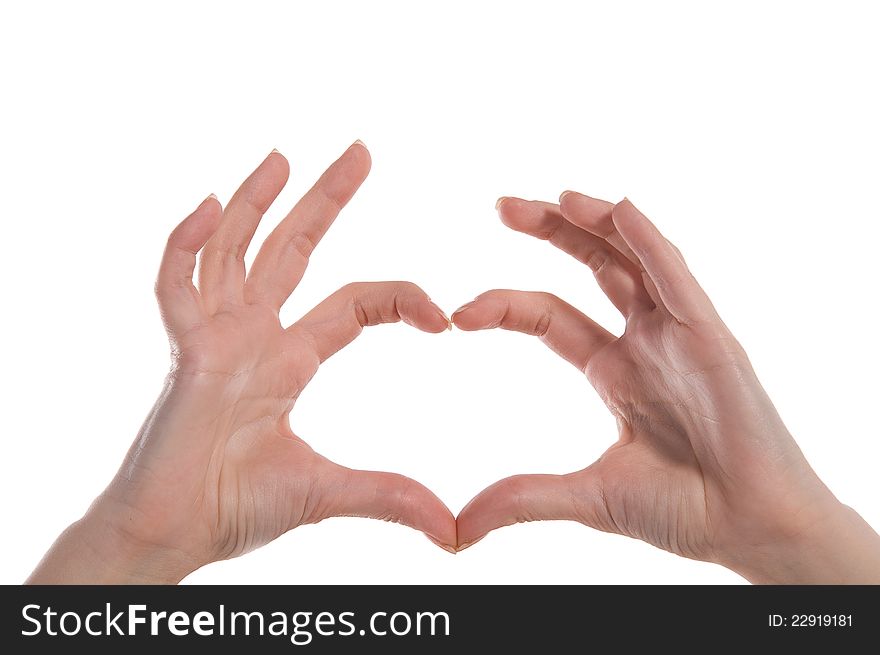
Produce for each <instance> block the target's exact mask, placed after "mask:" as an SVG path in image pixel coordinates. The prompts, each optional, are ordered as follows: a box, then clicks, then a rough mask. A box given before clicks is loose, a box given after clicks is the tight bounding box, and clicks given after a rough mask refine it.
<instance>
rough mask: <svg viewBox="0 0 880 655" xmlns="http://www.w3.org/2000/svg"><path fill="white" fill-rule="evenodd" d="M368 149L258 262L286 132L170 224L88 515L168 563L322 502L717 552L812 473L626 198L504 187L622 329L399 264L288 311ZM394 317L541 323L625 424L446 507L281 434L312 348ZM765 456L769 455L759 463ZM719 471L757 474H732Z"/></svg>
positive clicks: (452, 523) (682, 271) (323, 188)
mask: <svg viewBox="0 0 880 655" xmlns="http://www.w3.org/2000/svg"><path fill="white" fill-rule="evenodd" d="M369 168H370V156H369V153H368V152H367V150H366V148H365V147H364V146H363V144H361V143H360V142H356V143H355V144H353V145H352V146H351V147H350V148H348V149H347V150H346V151H345V153H344V154H343V155H342V156H341V157H340V158H339V159H338V160H337V161H336V162H334V163H333V164H332V165H331V166H330V168H329V169H328V170H327V171H326V172H325V173H324V174H323V175H322V176H321V178H320V179H319V180H318V182H317V183H316V184H315V185H314V187H312V189H311V190H310V191H309V192H308V193H306V195H305V196H303V198H302V199H301V200H300V201H299V202H298V203H297V204H296V205H295V206H294V207H293V209H292V210H291V211H290V213H289V214H288V215H287V216H286V217H285V218H284V219H283V220H282V221H281V222H280V223H279V225H278V226H277V227H276V228H275V229H274V231H273V232H272V233H271V234H270V235H269V237H268V238H267V239H266V241H265V243H264V244H263V245H262V247H261V248H260V250H259V252H258V253H257V255H256V258H255V259H254V262H253V265H252V266H251V268H250V270H249V271H246V269H245V264H244V254H245V252H246V250H247V248H248V245H249V244H250V241H251V239H252V237H253V235H254V232H255V230H256V228H257V225H258V224H259V222H260V219H261V217H262V215H263V214H264V213H265V211H266V210H267V209H268V208H269V206H270V205H271V204H272V202H273V201H274V200H275V198H276V197H277V195H278V194H279V193H280V191H281V189H282V188H283V187H284V185H285V183H286V181H287V177H288V174H289V167H288V164H287V161H286V159H285V158H284V157H282V156H281V155H280V154H279V153H277V151H273V153H271V154H270V155H269V156H268V157H267V158H266V159H265V161H263V162H262V164H260V166H259V167H258V168H257V169H256V170H255V171H254V173H252V174H251V176H250V177H249V178H248V179H247V180H245V182H244V183H243V184H242V186H241V187H240V188H239V189H238V191H237V192H236V193H235V194H234V195H233V197H232V198H231V200H230V201H229V203H228V204H227V206H226V208H225V209H223V208H221V205H220V203H219V202H218V201H217V199H216V198H215V197H214V196H209V197H208V198H207V199H206V200H205V201H204V202H202V204H201V205H200V206H199V207H198V208H197V209H196V210H195V211H194V212H193V213H192V214H191V215H190V216H188V217H187V218H186V219H185V220H184V221H183V222H182V223H181V224H180V225H179V226H178V227H177V228H176V229H175V230H174V232H173V233H172V234H171V236H170V238H169V241H168V246H167V248H166V252H165V256H164V259H163V262H162V266H161V269H160V274H159V278H158V281H157V284H156V291H157V296H158V299H159V304H160V309H161V312H162V317H163V320H164V322H165V325H166V328H167V331H168V334H169V338H170V341H171V344H172V353H173V366H172V370H171V373H170V374H169V376H168V379H167V381H166V385H165V389H164V391H163V393H162V395H161V396H160V398H159V400H158V402H157V403H156V406H155V407H154V408H153V411H152V412H151V414H150V416H149V418H148V420H147V421H146V422H145V424H144V426H143V428H142V430H141V432H140V434H139V435H138V438H137V440H136V442H135V445H134V446H133V447H132V449H131V451H130V452H129V455H128V457H127V459H126V461H125V463H124V465H123V467H122V468H121V470H120V472H119V474H118V475H117V476H116V478H115V479H114V481H113V482H112V483H111V485H110V486H109V487H108V489H107V491H106V492H105V494H104V496H103V497H102V500H103V502H102V503H97V504H96V508H95V509H94V510H93V513H94V514H100V518H101V520H102V521H104V522H114V523H115V526H116V528H115V529H116V531H117V532H119V533H124V534H125V535H127V537H128V538H129V539H130V540H131V542H132V543H140V544H144V543H149V544H157V545H160V546H161V548H162V549H163V552H166V553H169V555H168V557H167V561H169V562H170V561H172V560H173V561H179V560H180V559H181V558H180V556H179V554H180V553H183V554H184V555H185V556H184V557H183V560H184V563H183V564H177V565H175V566H174V567H172V565H171V564H168V565H167V568H168V569H169V576H170V577H175V576H181V577H182V575H185V574H186V573H187V572H188V571H189V570H192V569H193V568H194V567H198V566H200V565H201V564H204V563H205V562H208V561H213V560H216V559H221V558H227V557H233V556H236V555H239V554H241V553H244V552H246V551H248V550H250V549H252V548H255V547H257V546H260V545H262V544H264V543H267V542H268V541H270V540H272V539H274V538H276V537H277V536H279V535H280V534H282V533H284V532H285V531H287V530H290V529H292V528H294V527H296V526H298V525H302V524H305V523H314V522H317V521H320V520H322V519H324V518H327V517H330V516H365V517H372V518H380V519H386V520H393V521H398V522H401V523H404V524H406V525H410V526H412V527H414V528H416V529H418V530H421V531H423V532H424V533H425V534H426V535H428V537H429V538H430V539H431V540H432V541H434V542H435V543H436V544H438V545H439V546H441V547H442V548H444V549H446V550H449V551H452V552H455V551H459V550H461V549H463V548H466V547H468V546H469V545H471V544H473V543H474V542H476V541H478V540H479V539H481V538H482V537H483V536H484V535H485V534H487V533H488V532H489V531H491V530H493V529H495V528H498V527H500V526H504V525H508V524H511V523H516V522H521V521H531V520H539V519H567V520H575V521H580V522H582V523H584V524H586V525H589V526H592V527H594V528H597V529H599V530H605V531H610V532H617V533H621V534H627V535H630V536H633V537H638V538H641V539H645V540H647V541H650V542H651V543H654V544H655V545H658V546H660V547H662V548H666V549H667V550H670V551H673V552H676V553H679V554H682V555H687V556H689V557H694V558H700V559H709V558H712V557H717V553H718V550H717V546H718V544H719V543H724V544H725V545H727V544H729V543H739V542H738V539H740V535H741V534H747V533H748V531H749V528H748V523H747V521H746V519H745V518H744V517H749V516H751V515H752V514H753V511H752V510H753V508H754V507H755V506H761V507H766V503H765V501H764V499H765V498H767V497H769V495H773V494H774V493H775V492H776V491H778V489H777V486H776V485H778V484H785V485H786V487H785V488H786V489H788V490H791V489H795V490H804V489H806V490H807V491H810V490H812V489H813V488H814V487H816V485H815V484H814V479H815V480H817V479H816V478H815V476H814V475H813V476H812V477H811V476H810V474H809V473H808V471H809V467H808V466H807V465H806V462H805V460H803V457H802V456H800V453H799V451H798V450H797V447H796V446H795V445H794V442H793V441H792V440H791V438H790V436H786V435H787V432H786V431H785V428H784V426H782V424H781V421H780V420H779V418H778V416H777V415H776V413H775V411H774V410H773V408H772V405H771V404H770V403H769V400H768V399H766V396H765V395H764V394H763V390H762V389H761V388H760V385H759V384H758V383H757V380H756V378H755V377H754V374H753V372H752V370H751V367H750V366H749V364H748V360H747V358H746V357H745V354H744V353H743V352H742V349H741V348H740V347H739V344H738V343H737V342H736V340H735V339H734V338H733V337H732V335H730V333H729V331H728V330H727V328H726V327H725V326H724V324H723V323H722V322H721V320H720V319H719V318H718V316H717V314H716V313H715V310H714V308H713V307H712V304H711V303H710V301H709V299H708V297H707V296H706V295H705V293H704V292H703V290H702V289H701V288H700V287H699V285H698V284H697V282H696V280H695V279H694V278H693V276H692V275H691V273H690V271H689V270H688V269H687V266H686V265H685V263H684V260H683V258H682V257H681V254H680V253H679V252H678V250H677V249H676V248H675V247H674V246H672V244H670V243H669V242H668V241H667V240H666V239H665V238H664V237H663V236H662V235H661V234H660V233H659V232H658V231H657V229H656V228H655V227H654V226H653V225H652V224H651V223H650V221H648V220H647V218H645V217H644V215H642V214H641V213H640V212H639V211H638V210H637V209H636V208H635V207H634V206H633V205H632V203H630V202H629V201H628V200H624V201H622V202H620V203H617V204H612V203H608V202H604V201H601V200H597V199H594V198H590V197H588V196H584V195H581V194H578V193H573V192H565V193H563V194H562V196H561V197H560V201H559V203H558V204H557V203H545V202H531V201H525V200H520V199H517V198H502V199H501V200H500V201H499V203H498V205H497V209H498V211H499V213H500V216H501V219H502V220H503V221H504V223H505V224H506V225H508V226H509V227H511V228H513V229H514V230H517V231H520V232H524V233H526V234H529V235H531V236H534V237H537V238H539V239H543V240H547V241H549V242H550V243H551V244H553V245H555V246H556V247H558V248H560V249H561V250H563V251H565V252H567V253H569V254H570V255H572V256H574V257H575V258H577V259H578V260H580V261H581V262H583V263H585V264H586V265H587V266H589V267H590V268H591V269H592V271H593V273H594V275H595V278H596V280H597V282H598V284H599V285H600V287H601V288H602V289H603V291H604V292H605V293H606V294H607V296H608V298H609V299H610V300H611V302H612V303H613V304H614V305H615V306H616V307H617V308H618V309H619V310H620V312H621V313H622V314H623V315H624V317H625V318H626V331H625V333H624V334H623V335H622V336H620V337H616V336H614V335H612V334H611V333H609V332H608V331H607V330H605V329H604V328H602V327H601V326H599V325H597V324H596V323H595V322H594V321H592V320H591V319H590V318H589V317H587V316H586V315H584V314H583V313H581V312H580V311H578V310H577V309H575V308H574V307H572V306H571V305H569V304H567V303H565V302H563V301H562V300H560V299H559V298H556V297H555V296H552V295H550V294H546V293H526V292H521V291H508V290H495V291H489V292H487V293H484V294H482V295H480V296H479V297H478V298H477V299H476V300H474V301H473V302H470V303H468V304H466V305H464V306H462V307H460V308H459V309H458V310H457V311H456V312H454V313H453V315H452V318H451V320H450V319H448V318H447V317H446V315H445V314H444V313H443V312H442V311H441V310H440V309H439V308H438V307H437V306H436V305H434V304H433V303H432V302H431V301H430V299H429V298H428V296H427V295H426V294H425V292H424V291H422V290H421V289H420V288H419V287H417V286H415V285H414V284H411V283H407V282H380V283H360V284H352V285H348V286H346V287H343V288H342V289H340V290H339V291H337V292H336V293H334V294H332V295H331V296H330V297H329V298H327V299H326V300H325V301H323V302H322V303H320V304H319V305H318V306H317V307H315V308H314V309H313V310H311V311H310V312H308V313H307V314H306V315H305V316H303V317H302V318H301V319H300V320H299V321H297V322H296V323H294V324H293V325H291V326H288V327H284V326H282V325H281V323H280V321H279V311H280V308H281V306H282V304H283V303H284V302H285V301H286V300H287V298H288V297H289V296H290V294H291V293H292V292H293V290H294V289H295V287H296V286H297V284H298V282H299V280H300V279H301V278H302V276H303V274H304V272H305V269H306V266H307V264H308V261H309V257H310V256H311V254H312V251H313V249H314V248H315V246H316V244H317V243H318V241H319V240H320V239H321V237H322V236H323V234H324V233H325V232H326V230H327V229H328V228H329V227H330V225H331V224H332V222H333V221H334V219H335V218H336V216H337V214H338V213H339V211H340V210H341V209H342V208H343V207H344V206H345V204H346V203H347V202H348V201H349V200H350V199H351V197H352V196H353V194H354V193H355V191H356V190H357V188H358V187H359V186H360V184H361V183H362V182H363V180H364V179H365V178H366V175H367V173H368V171H369ZM197 255H198V258H197ZM197 259H198V261H197ZM197 263H198V280H199V283H198V288H196V286H195V284H194V283H193V278H194V274H195V269H196V265H197ZM396 321H404V322H406V323H408V324H410V325H412V326H414V327H416V328H418V329H421V330H424V331H427V332H441V331H443V330H445V329H447V328H450V329H451V328H452V326H453V325H455V326H457V327H458V328H460V329H462V330H482V329H487V328H496V327H500V328H502V329H508V330H516V331H519V332H524V333H527V334H532V335H535V336H538V337H539V338H540V339H541V340H542V341H543V342H544V343H546V344H547V345H548V346H549V347H550V348H552V349H553V350H554V351H556V352H557V353H558V354H560V355H561V356H562V357H564V358H565V359H567V360H568V361H570V362H571V363H572V364H574V365H575V366H577V367H578V369H579V370H581V371H583V372H584V373H585V374H586V376H587V378H588V379H589V381H590V382H591V383H592V384H593V386H594V387H595V388H596V390H597V391H598V393H599V395H600V396H601V398H602V399H603V400H604V402H605V403H606V404H607V406H608V408H609V409H610V411H611V412H612V413H613V414H614V415H615V416H616V417H617V419H618V423H619V428H620V434H619V439H618V440H617V442H616V443H614V444H613V445H612V446H611V447H610V448H609V449H608V451H607V452H606V453H605V454H604V455H603V456H602V457H601V458H600V459H599V460H598V461H597V462H595V463H594V464H592V465H590V466H588V467H586V468H584V469H582V470H580V471H577V472H574V473H571V474H568V475H561V476H560V475H522V476H515V477H512V478H507V479H505V480H501V481H499V482H497V483H496V484H494V485H492V486H490V487H489V488H487V489H486V490H484V491H483V492H481V493H480V494H478V495H477V496H476V497H475V498H474V499H473V500H472V501H471V502H470V503H469V504H468V505H467V506H466V507H465V508H464V509H463V510H462V511H461V513H460V514H459V516H458V517H457V518H456V517H454V516H453V515H452V514H451V513H450V511H449V510H448V509H447V508H446V506H445V505H444V504H443V503H442V502H441V501H440V500H439V499H438V498H437V497H436V496H435V495H434V494H433V493H431V492H430V491H429V490H428V489H427V488H425V487H424V486H423V485H421V484H419V483H418V482H416V481H414V480H411V479H409V478H405V477H403V476H401V475H397V474H392V473H382V472H375V471H358V470H353V469H350V468H347V467H344V466H341V465H339V464H336V463H334V462H331V461H330V460H328V459H327V458H325V457H323V456H321V455H319V454H318V453H316V452H315V451H314V450H313V449H312V448H311V447H310V446H309V445H308V444H307V443H306V442H305V441H304V440H303V439H301V438H300V437H299V436H298V435H296V434H294V433H293V431H292V430H291V428H290V424H289V420H288V415H289V413H290V411H291V409H292V408H293V406H294V404H295V402H296V399H297V398H298V397H299V394H300V393H301V391H302V389H303V388H304V387H305V385H306V384H307V383H308V382H309V380H310V379H311V378H312V376H313V375H314V374H315V372H316V371H317V369H318V366H319V365H320V364H321V362H323V361H324V360H325V359H326V358H328V357H330V356H331V355H332V354H334V353H336V352H337V351H338V350H340V349H341V348H343V347H344V346H345V345H346V344H348V343H349V342H351V341H352V340H353V339H355V338H356V337H357V335H358V334H360V332H361V330H362V329H363V328H364V327H365V326H371V325H376V324H378V323H388V322H396ZM729 434H737V435H754V438H751V439H750V440H749V439H747V440H745V441H743V440H742V439H740V440H735V441H731V440H730V439H728V438H725V437H726V435H729ZM769 455H772V456H769ZM756 461H760V462H762V463H763V464H762V466H764V472H765V473H766V474H767V475H764V476H762V477H761V479H757V480H756V479H755V476H754V474H753V471H754V466H755V464H754V463H755V462H756ZM731 480H734V481H736V480H749V481H750V484H749V485H747V486H745V487H741V488H740V487H737V488H736V489H735V491H736V493H731V489H732V487H731ZM776 496H779V494H776ZM803 496H804V494H800V495H798V494H789V495H787V496H784V497H783V498H782V500H780V501H779V502H778V503H777V504H776V505H774V507H773V509H772V511H773V514H774V519H775V520H777V521H778V523H779V525H781V526H782V527H781V529H783V530H785V529H789V528H790V521H789V520H787V518H786V517H787V516H790V515H792V514H793V513H794V514H797V513H798V512H799V511H801V510H802V509H803V508H802V507H801V506H800V505H798V504H797V502H796V500H790V501H786V499H800V498H802V497H803ZM774 497H775V496H774ZM798 502H799V500H798ZM114 517H116V518H114ZM118 517H123V518H122V520H120V519H119V518H118ZM135 519H136V520H135ZM170 553H175V554H178V555H176V556H175V557H174V558H172V557H171V555H170ZM163 561H164V560H163Z"/></svg>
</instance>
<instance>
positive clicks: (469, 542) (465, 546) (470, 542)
mask: <svg viewBox="0 0 880 655" xmlns="http://www.w3.org/2000/svg"><path fill="white" fill-rule="evenodd" d="M485 536H486V535H483V537H485ZM483 537H480V538H479V539H474V540H473V541H468V542H466V543H463V544H460V545H459V546H458V548H456V549H455V551H456V552H457V553H460V552H461V551H463V550H464V549H465V548H470V547H471V546H473V545H474V544H475V543H477V542H478V541H480V540H481V539H483Z"/></svg>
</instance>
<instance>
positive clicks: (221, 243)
mask: <svg viewBox="0 0 880 655" xmlns="http://www.w3.org/2000/svg"><path fill="white" fill-rule="evenodd" d="M289 175H290V166H289V165H288V163H287V160H286V159H285V158H284V156H283V155H282V154H281V153H280V152H278V151H277V150H273V151H272V152H271V153H270V154H269V156H268V157H266V159H264V160H263V163H261V164H260V165H259V166H258V167H257V169H256V170H255V171H254V172H253V173H251V175H250V176H249V177H248V178H247V179H246V180H245V181H244V182H243V183H242V185H241V186H240V187H239V188H238V191H236V192H235V195H233V196H232V199H231V200H230V201H229V204H228V205H227V206H226V211H224V212H223V220H222V221H221V223H220V227H219V228H218V230H217V232H216V233H215V234H214V236H212V237H211V239H210V240H209V241H208V243H207V245H206V246H205V250H204V252H203V253H202V257H201V261H200V263H199V288H200V290H201V293H202V297H203V298H204V299H205V304H206V307H207V309H208V311H210V312H213V311H215V310H216V309H217V307H219V306H220V305H222V304H223V303H226V302H241V301H242V300H243V288H244V279H245V268H244V256H245V252H247V248H248V245H249V244H250V242H251V239H252V238H253V236H254V232H255V231H256V229H257V226H258V225H259V223H260V219H261V218H262V217H263V214H265V213H266V210H268V209H269V206H270V205H271V204H272V202H273V201H274V200H275V198H277V197H278V194H279V193H281V189H283V188H284V185H285V184H286V183H287V178H288V176H289Z"/></svg>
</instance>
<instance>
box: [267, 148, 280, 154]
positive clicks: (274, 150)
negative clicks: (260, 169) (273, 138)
mask: <svg viewBox="0 0 880 655" xmlns="http://www.w3.org/2000/svg"><path fill="white" fill-rule="evenodd" d="M269 154H270V155H274V154H279V155H280V154H281V151H280V150H279V149H278V148H272V152H270V153H269Z"/></svg>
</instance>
